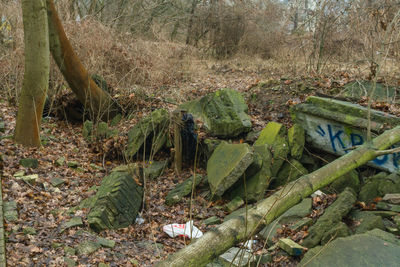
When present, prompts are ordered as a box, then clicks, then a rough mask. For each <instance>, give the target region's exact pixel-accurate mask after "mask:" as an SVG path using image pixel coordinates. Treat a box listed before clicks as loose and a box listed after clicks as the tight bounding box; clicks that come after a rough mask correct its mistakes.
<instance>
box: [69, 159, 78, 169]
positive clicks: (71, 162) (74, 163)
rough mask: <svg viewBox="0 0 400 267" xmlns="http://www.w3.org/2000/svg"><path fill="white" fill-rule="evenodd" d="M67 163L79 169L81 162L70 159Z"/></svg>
mask: <svg viewBox="0 0 400 267" xmlns="http://www.w3.org/2000/svg"><path fill="white" fill-rule="evenodd" d="M67 165H68V167H69V168H72V169H77V168H78V167H79V162H77V161H75V160H71V161H68V163H67Z"/></svg>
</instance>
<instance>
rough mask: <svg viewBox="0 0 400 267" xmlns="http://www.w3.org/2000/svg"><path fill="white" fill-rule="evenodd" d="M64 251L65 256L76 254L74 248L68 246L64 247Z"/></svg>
mask: <svg viewBox="0 0 400 267" xmlns="http://www.w3.org/2000/svg"><path fill="white" fill-rule="evenodd" d="M64 253H65V255H66V256H74V255H75V254H76V249H74V248H71V247H69V246H65V247H64Z"/></svg>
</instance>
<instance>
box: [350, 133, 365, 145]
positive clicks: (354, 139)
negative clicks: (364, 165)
mask: <svg viewBox="0 0 400 267" xmlns="http://www.w3.org/2000/svg"><path fill="white" fill-rule="evenodd" d="M350 138H351V145H352V146H359V145H362V144H363V143H364V139H363V137H362V136H361V135H359V134H355V133H352V134H350Z"/></svg>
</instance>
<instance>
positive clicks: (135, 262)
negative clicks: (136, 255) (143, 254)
mask: <svg viewBox="0 0 400 267" xmlns="http://www.w3.org/2000/svg"><path fill="white" fill-rule="evenodd" d="M129 261H130V262H131V264H132V265H133V266H139V262H138V261H137V260H136V259H130V260H129Z"/></svg>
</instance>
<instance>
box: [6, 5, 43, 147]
mask: <svg viewBox="0 0 400 267" xmlns="http://www.w3.org/2000/svg"><path fill="white" fill-rule="evenodd" d="M22 16H23V24H24V42H25V73H24V81H23V85H22V91H21V94H20V97H19V104H18V115H17V122H16V126H15V133H14V140H15V142H17V143H20V144H23V145H25V146H36V147H39V146H40V145H41V144H40V123H41V119H42V114H43V107H44V102H45V100H46V94H47V89H48V86H49V71H50V54H49V35H48V26H47V13H46V1H45V0H24V1H22Z"/></svg>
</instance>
